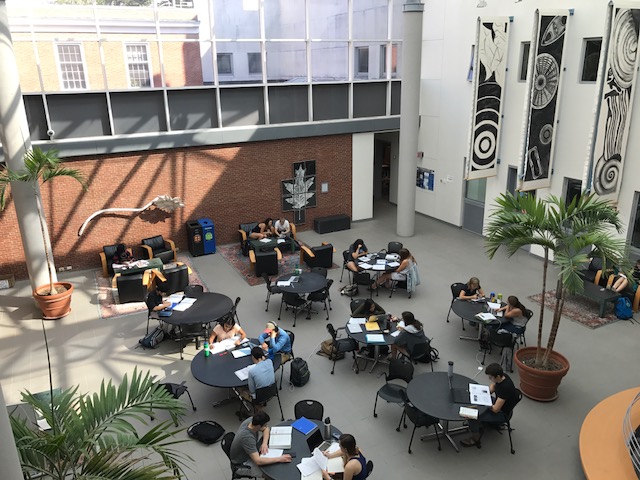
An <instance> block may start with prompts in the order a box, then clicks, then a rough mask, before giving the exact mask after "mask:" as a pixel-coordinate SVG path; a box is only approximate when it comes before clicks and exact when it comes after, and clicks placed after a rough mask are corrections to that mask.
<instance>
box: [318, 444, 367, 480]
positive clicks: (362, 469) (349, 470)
mask: <svg viewBox="0 0 640 480" xmlns="http://www.w3.org/2000/svg"><path fill="white" fill-rule="evenodd" d="M339 443H340V450H336V451H335V452H332V453H327V452H326V451H325V452H324V455H325V456H326V457H328V458H335V457H340V456H342V459H343V461H344V474H343V475H342V480H364V479H365V478H367V459H366V458H364V455H363V454H362V452H361V451H360V449H359V448H358V446H357V445H356V439H355V438H354V437H353V435H350V434H348V433H343V434H342V435H340V440H339ZM322 479H323V480H331V476H330V475H329V472H327V471H326V470H322Z"/></svg>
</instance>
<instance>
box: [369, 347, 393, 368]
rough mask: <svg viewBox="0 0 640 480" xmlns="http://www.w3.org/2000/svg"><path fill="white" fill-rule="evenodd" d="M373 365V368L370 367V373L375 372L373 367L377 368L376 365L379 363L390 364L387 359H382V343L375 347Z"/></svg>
mask: <svg viewBox="0 0 640 480" xmlns="http://www.w3.org/2000/svg"><path fill="white" fill-rule="evenodd" d="M373 357H374V358H373V365H371V368H370V369H369V373H373V369H374V368H375V366H376V365H377V364H378V363H385V364H387V365H388V364H389V362H388V361H386V360H380V345H375V346H374V347H373Z"/></svg>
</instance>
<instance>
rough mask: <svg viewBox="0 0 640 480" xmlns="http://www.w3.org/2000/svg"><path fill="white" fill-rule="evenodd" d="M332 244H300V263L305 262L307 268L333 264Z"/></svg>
mask: <svg viewBox="0 0 640 480" xmlns="http://www.w3.org/2000/svg"><path fill="white" fill-rule="evenodd" d="M333 252H334V248H333V245H331V244H330V243H323V244H322V245H320V246H319V247H308V246H306V245H301V246H300V263H305V264H306V265H307V266H308V267H309V268H314V267H324V268H331V267H332V266H333Z"/></svg>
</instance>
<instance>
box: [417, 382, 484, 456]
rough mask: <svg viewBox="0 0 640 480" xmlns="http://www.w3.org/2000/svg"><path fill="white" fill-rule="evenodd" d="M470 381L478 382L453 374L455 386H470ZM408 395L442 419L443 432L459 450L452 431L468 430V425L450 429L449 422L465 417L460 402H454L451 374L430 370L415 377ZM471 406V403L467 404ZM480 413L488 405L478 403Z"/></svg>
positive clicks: (419, 405) (432, 414)
mask: <svg viewBox="0 0 640 480" xmlns="http://www.w3.org/2000/svg"><path fill="white" fill-rule="evenodd" d="M470 383H477V382H476V381H475V380H473V379H472V378H469V377H465V376H464V375H460V374H458V373H454V374H453V379H452V381H451V385H452V386H453V388H465V389H467V388H469V384H470ZM407 397H408V398H409V400H410V401H411V403H412V404H413V405H414V406H415V407H416V408H417V409H418V410H420V411H421V412H424V413H426V414H427V415H431V416H432V417H436V418H438V419H440V420H442V433H443V434H444V436H445V437H447V439H449V441H450V442H451V444H452V445H453V447H454V448H455V449H456V451H458V446H457V445H456V442H455V441H454V440H453V438H451V433H454V432H455V431H463V430H464V431H466V430H467V428H466V427H462V428H460V429H455V430H450V429H449V422H450V421H452V422H462V421H464V420H465V419H464V418H463V417H461V416H460V407H461V406H463V405H462V404H459V403H454V402H453V399H452V398H451V392H450V391H449V376H448V373H447V372H428V373H423V374H421V375H417V376H415V377H413V380H411V381H410V382H409V385H408V386H407ZM466 406H469V405H466ZM477 408H478V414H480V413H482V412H483V411H484V410H486V408H487V407H483V406H480V405H477Z"/></svg>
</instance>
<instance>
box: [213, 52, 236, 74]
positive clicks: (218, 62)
mask: <svg viewBox="0 0 640 480" xmlns="http://www.w3.org/2000/svg"><path fill="white" fill-rule="evenodd" d="M223 55H224V56H228V57H229V70H230V71H229V72H221V71H220V57H221V56H223ZM216 70H217V71H218V75H226V76H230V77H232V76H233V53H232V52H217V53H216Z"/></svg>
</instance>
